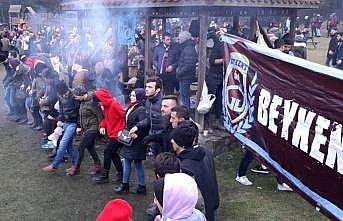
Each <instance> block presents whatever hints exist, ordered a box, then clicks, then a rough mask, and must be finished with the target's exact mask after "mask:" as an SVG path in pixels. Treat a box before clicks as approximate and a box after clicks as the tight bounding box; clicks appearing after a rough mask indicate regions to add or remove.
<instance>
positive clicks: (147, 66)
mask: <svg viewBox="0 0 343 221" xmlns="http://www.w3.org/2000/svg"><path fill="white" fill-rule="evenodd" d="M151 21H152V18H151V17H150V16H149V15H147V16H146V17H145V52H144V69H145V70H144V74H145V77H146V76H147V75H149V74H150V73H151V61H152V53H151Z"/></svg>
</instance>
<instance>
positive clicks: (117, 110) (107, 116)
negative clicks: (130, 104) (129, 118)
mask: <svg viewBox="0 0 343 221" xmlns="http://www.w3.org/2000/svg"><path fill="white" fill-rule="evenodd" d="M95 96H96V97H97V98H98V99H99V100H100V101H101V103H102V105H103V106H104V119H103V120H102V121H101V123H100V127H101V128H105V129H106V133H107V136H108V137H109V138H115V139H118V133H119V131H122V130H123V129H124V128H125V110H124V109H123V108H122V106H121V105H120V104H119V103H118V101H117V100H116V99H115V98H114V97H112V96H111V94H110V92H109V91H108V90H105V89H99V90H97V91H96V92H95Z"/></svg>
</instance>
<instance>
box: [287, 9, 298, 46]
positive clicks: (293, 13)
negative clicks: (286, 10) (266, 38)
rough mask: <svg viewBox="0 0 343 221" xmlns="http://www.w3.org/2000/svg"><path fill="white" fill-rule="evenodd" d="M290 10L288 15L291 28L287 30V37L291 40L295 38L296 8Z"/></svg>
mask: <svg viewBox="0 0 343 221" xmlns="http://www.w3.org/2000/svg"><path fill="white" fill-rule="evenodd" d="M290 10H291V15H290V19H291V28H290V31H289V37H290V38H291V40H292V41H294V38H295V22H296V19H297V10H296V9H290Z"/></svg>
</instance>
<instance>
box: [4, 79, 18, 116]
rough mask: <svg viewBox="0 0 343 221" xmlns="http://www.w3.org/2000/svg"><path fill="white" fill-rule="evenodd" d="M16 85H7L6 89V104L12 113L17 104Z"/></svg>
mask: <svg viewBox="0 0 343 221" xmlns="http://www.w3.org/2000/svg"><path fill="white" fill-rule="evenodd" d="M15 92H16V87H15V86H13V85H9V86H7V87H6V91H5V100H6V104H7V106H8V108H9V110H10V112H11V113H15V111H16V110H15V104H16V97H15Z"/></svg>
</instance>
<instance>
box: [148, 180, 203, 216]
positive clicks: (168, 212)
mask: <svg viewBox="0 0 343 221" xmlns="http://www.w3.org/2000/svg"><path fill="white" fill-rule="evenodd" d="M154 194H155V199H154V201H155V203H156V205H157V207H158V208H159V210H160V212H161V214H162V216H157V217H156V218H155V221H174V220H175V221H206V218H205V216H204V214H202V213H201V212H200V211H199V210H197V209H195V205H196V203H197V201H198V187H197V184H196V182H195V180H194V179H193V178H192V177H191V176H189V175H187V174H185V173H174V174H166V176H165V177H164V178H163V179H159V180H156V181H155V182H154Z"/></svg>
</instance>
